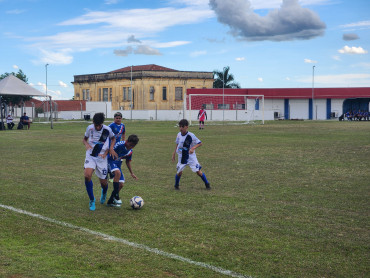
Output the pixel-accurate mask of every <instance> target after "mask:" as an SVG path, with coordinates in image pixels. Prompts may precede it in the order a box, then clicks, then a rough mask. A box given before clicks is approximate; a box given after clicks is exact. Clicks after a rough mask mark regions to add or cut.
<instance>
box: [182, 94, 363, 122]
mask: <svg viewBox="0 0 370 278" xmlns="http://www.w3.org/2000/svg"><path fill="white" fill-rule="evenodd" d="M223 91H224V95H225V96H228V95H264V101H265V103H264V112H265V119H272V117H273V118H275V119H276V118H279V119H286V120H288V119H303V120H305V119H314V120H326V119H331V118H337V117H339V116H341V115H342V114H343V113H346V112H348V111H358V110H361V111H369V108H370V107H369V106H370V88H369V87H352V88H314V89H312V88H276V89H224V90H223V89H202V90H198V89H189V90H187V95H191V94H205V95H207V94H210V95H211V94H218V95H220V94H221V95H222V94H223ZM192 99H193V98H192ZM222 101H224V104H222ZM244 103H245V98H244V97H225V98H220V97H218V98H217V97H203V96H197V101H195V98H194V99H193V100H192V103H191V106H192V107H191V110H197V109H198V110H199V108H200V107H201V106H205V107H207V108H208V109H213V110H220V109H222V107H226V108H225V109H227V110H240V109H246V107H245V105H246V104H244ZM257 104H258V105H257ZM257 104H256V106H260V103H257ZM187 106H189V104H187ZM187 109H189V107H187ZM248 109H249V108H248ZM256 110H258V109H256Z"/></svg>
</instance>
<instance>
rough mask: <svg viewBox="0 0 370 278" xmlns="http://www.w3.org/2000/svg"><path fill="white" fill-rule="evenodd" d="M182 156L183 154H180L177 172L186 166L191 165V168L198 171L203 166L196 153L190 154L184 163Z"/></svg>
mask: <svg viewBox="0 0 370 278" xmlns="http://www.w3.org/2000/svg"><path fill="white" fill-rule="evenodd" d="M181 157H182V155H179V154H178V162H177V165H176V169H177V173H180V172H182V171H183V170H184V169H185V167H186V166H189V167H190V169H191V170H192V171H193V172H198V171H199V170H200V169H201V168H202V166H200V164H199V162H198V159H197V156H196V155H190V156H189V159H188V163H187V164H182V163H181Z"/></svg>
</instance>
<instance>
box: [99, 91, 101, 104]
mask: <svg viewBox="0 0 370 278" xmlns="http://www.w3.org/2000/svg"><path fill="white" fill-rule="evenodd" d="M99 101H101V88H99Z"/></svg>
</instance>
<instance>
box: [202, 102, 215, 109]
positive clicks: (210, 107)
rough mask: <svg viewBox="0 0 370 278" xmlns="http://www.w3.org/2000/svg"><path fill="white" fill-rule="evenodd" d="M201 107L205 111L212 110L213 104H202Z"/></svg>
mask: <svg viewBox="0 0 370 278" xmlns="http://www.w3.org/2000/svg"><path fill="white" fill-rule="evenodd" d="M203 107H205V109H207V110H213V103H206V104H203Z"/></svg>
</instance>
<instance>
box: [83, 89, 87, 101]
mask: <svg viewBox="0 0 370 278" xmlns="http://www.w3.org/2000/svg"><path fill="white" fill-rule="evenodd" d="M82 99H83V100H85V99H86V90H85V89H83V90H82Z"/></svg>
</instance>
